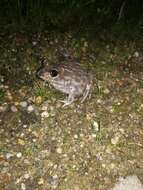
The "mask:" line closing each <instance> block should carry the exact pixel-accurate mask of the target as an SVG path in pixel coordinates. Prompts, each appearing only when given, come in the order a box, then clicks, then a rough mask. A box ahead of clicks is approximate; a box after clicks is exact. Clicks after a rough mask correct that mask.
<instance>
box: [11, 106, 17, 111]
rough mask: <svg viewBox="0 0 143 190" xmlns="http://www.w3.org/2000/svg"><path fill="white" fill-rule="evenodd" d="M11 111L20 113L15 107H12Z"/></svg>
mask: <svg viewBox="0 0 143 190" xmlns="http://www.w3.org/2000/svg"><path fill="white" fill-rule="evenodd" d="M10 109H11V111H12V112H17V111H18V109H17V107H15V106H11V108H10Z"/></svg>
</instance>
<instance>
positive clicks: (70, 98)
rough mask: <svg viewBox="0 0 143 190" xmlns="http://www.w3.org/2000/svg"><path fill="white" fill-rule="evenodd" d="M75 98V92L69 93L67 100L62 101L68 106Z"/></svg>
mask: <svg viewBox="0 0 143 190" xmlns="http://www.w3.org/2000/svg"><path fill="white" fill-rule="evenodd" d="M74 100H75V97H74V95H73V94H69V96H68V98H67V99H66V100H60V102H63V103H64V104H63V106H62V107H65V106H68V105H70V104H72V103H73V102H74Z"/></svg>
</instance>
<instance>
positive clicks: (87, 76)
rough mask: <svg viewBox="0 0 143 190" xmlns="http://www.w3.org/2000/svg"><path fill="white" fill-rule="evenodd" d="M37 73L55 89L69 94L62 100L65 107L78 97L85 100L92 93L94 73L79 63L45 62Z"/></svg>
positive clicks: (82, 100)
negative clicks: (49, 63)
mask: <svg viewBox="0 0 143 190" xmlns="http://www.w3.org/2000/svg"><path fill="white" fill-rule="evenodd" d="M37 75H38V76H39V78H41V79H42V80H44V81H46V82H48V83H49V84H50V85H52V86H53V87H54V88H55V89H57V90H59V91H61V92H63V93H65V94H68V98H67V100H63V101H61V102H63V103H64V105H63V107H64V106H67V105H70V104H71V103H72V102H73V101H74V100H75V98H77V97H82V99H81V102H84V100H85V99H86V98H87V97H88V96H89V95H90V92H91V88H92V81H93V80H92V79H93V75H92V73H90V72H87V71H86V70H85V69H83V68H81V66H80V64H79V63H76V62H70V63H61V64H53V65H48V64H45V65H44V66H43V68H41V69H39V70H38V72H37Z"/></svg>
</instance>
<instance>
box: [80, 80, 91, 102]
mask: <svg viewBox="0 0 143 190" xmlns="http://www.w3.org/2000/svg"><path fill="white" fill-rule="evenodd" d="M90 90H91V84H90V85H89V84H88V85H87V86H86V89H85V91H84V93H83V98H82V100H81V103H83V102H84V101H85V99H86V98H87V97H88V95H89V94H90Z"/></svg>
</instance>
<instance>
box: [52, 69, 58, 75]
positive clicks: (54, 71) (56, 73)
mask: <svg viewBox="0 0 143 190" xmlns="http://www.w3.org/2000/svg"><path fill="white" fill-rule="evenodd" d="M50 75H51V77H56V76H57V75H58V71H57V70H55V69H52V70H50Z"/></svg>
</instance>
